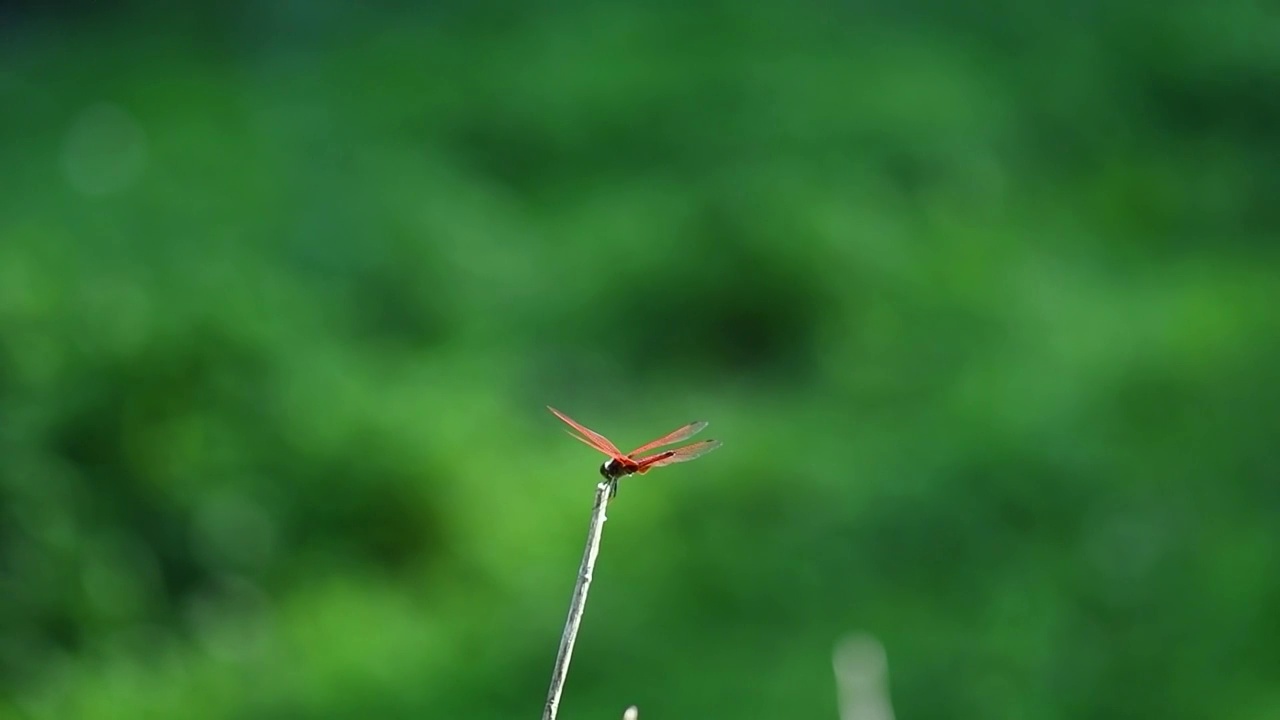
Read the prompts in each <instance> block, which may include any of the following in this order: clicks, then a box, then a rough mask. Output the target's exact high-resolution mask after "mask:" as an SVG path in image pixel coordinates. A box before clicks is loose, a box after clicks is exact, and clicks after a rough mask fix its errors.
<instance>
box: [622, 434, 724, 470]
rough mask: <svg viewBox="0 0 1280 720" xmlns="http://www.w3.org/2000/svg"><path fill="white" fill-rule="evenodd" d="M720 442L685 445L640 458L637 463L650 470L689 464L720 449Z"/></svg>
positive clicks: (706, 441) (708, 441) (704, 441)
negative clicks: (664, 466) (683, 463)
mask: <svg viewBox="0 0 1280 720" xmlns="http://www.w3.org/2000/svg"><path fill="white" fill-rule="evenodd" d="M720 445H721V443H720V441H719V440H703V441H702V442H700V443H694V444H692V445H685V446H684V447H682V448H676V449H675V450H665V451H663V452H660V453H658V454H657V455H650V456H649V457H646V458H640V459H639V460H638V461H636V462H637V463H638V464H639V465H640V467H641V468H643V469H645V470H648V469H649V468H656V467H662V466H663V465H675V464H676V463H682V462H689V461H690V460H693V459H694V458H699V457H702V456H703V455H706V454H707V453H709V452H711V451H712V450H715V449H716V448H718V447H720Z"/></svg>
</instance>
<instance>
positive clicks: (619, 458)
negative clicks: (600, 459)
mask: <svg viewBox="0 0 1280 720" xmlns="http://www.w3.org/2000/svg"><path fill="white" fill-rule="evenodd" d="M547 409H548V410H550V411H551V412H553V413H555V416H556V417H558V418H560V419H561V420H563V421H565V422H566V423H568V425H569V426H570V427H572V428H573V429H574V430H577V431H578V432H579V433H582V435H581V436H578V435H574V434H573V433H569V435H570V437H573V438H574V439H576V440H580V441H582V442H584V443H586V444H588V445H590V446H591V447H593V448H595V449H596V450H599V451H600V452H602V453H604V454H605V455H608V456H609V459H608V460H606V461H605V462H604V464H603V465H601V466H600V474H601V475H603V476H604V478H605V480H608V481H609V484H610V492H609V497H613V496H614V495H617V494H618V479H619V478H622V477H624V476H627V475H643V474H645V473H647V472H649V471H650V470H652V469H653V468H656V467H662V466H663V465H674V464H676V463H682V462H689V461H690V460H692V459H694V458H697V457H702V456H703V455H706V454H707V453H709V452H711V451H712V450H715V449H716V448H718V447H720V441H719V440H703V441H702V442H697V443H694V444H692V445H685V446H684V447H682V448H676V449H675V450H663V451H661V452H656V453H653V454H652V455H646V456H645V457H642V458H637V457H636V455H639V454H640V453H642V452H647V451H649V450H654V449H656V448H660V447H664V446H666V445H672V444H674V443H678V442H681V441H684V440H688V439H689V438H691V437H693V436H694V435H696V434H697V433H699V432H701V431H702V429H703V428H705V427H706V426H707V423H706V421H704V420H699V421H697V422H691V423H689V424H688V425H685V426H684V427H681V428H679V429H676V430H672V431H671V432H669V433H667V434H666V435H663V436H662V437H660V438H658V439H657V440H654V441H652V442H647V443H645V444H644V445H641V446H640V447H638V448H636V449H635V450H632V451H631V452H629V453H626V454H625V455H624V454H623V452H622V451H621V450H619V449H618V446H616V445H614V444H613V443H611V442H609V439H608V438H606V437H605V436H603V435H601V434H600V433H598V432H595V431H594V430H591V429H589V428H587V427H585V426H583V425H581V424H580V423H578V422H576V421H575V420H573V419H572V418H570V417H569V416H567V415H565V414H564V413H562V412H560V411H559V410H557V409H555V408H553V407H551V406H550V405H548V406H547ZM566 432H568V431H566Z"/></svg>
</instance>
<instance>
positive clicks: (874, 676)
mask: <svg viewBox="0 0 1280 720" xmlns="http://www.w3.org/2000/svg"><path fill="white" fill-rule="evenodd" d="M832 664H833V665H834V666H835V674H836V689H837V691H838V692H839V695H840V720H893V703H892V701H890V699H889V678H888V675H889V663H888V659H887V658H886V656H885V650H884V645H881V644H880V641H879V640H876V639H875V638H874V637H872V636H870V635H861V634H859V635H849V636H847V637H845V638H844V639H842V640H841V641H840V643H839V644H837V645H836V648H835V651H834V652H833V653H832Z"/></svg>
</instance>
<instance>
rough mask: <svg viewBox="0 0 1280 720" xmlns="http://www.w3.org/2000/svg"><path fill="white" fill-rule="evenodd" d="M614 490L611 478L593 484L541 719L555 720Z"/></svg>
mask: <svg viewBox="0 0 1280 720" xmlns="http://www.w3.org/2000/svg"><path fill="white" fill-rule="evenodd" d="M613 491H614V484H613V483H612V482H602V483H600V484H599V485H597V486H596V504H595V506H594V507H593V508H592V509H591V527H590V528H589V529H588V530H587V549H586V551H585V552H584V553H583V554H582V567H581V568H579V570H578V583H577V585H575V586H574V588H573V599H572V600H571V601H570V602H569V619H568V620H566V621H565V624H564V635H562V636H561V637H560V652H559V653H558V654H557V655H556V665H555V668H554V669H553V670H552V671H551V689H550V690H549V691H548V692H547V704H546V707H545V708H543V710H542V720H555V718H556V712H557V711H558V710H559V709H560V692H561V691H562V690H563V689H564V681H565V676H566V675H568V673H569V658H570V657H571V656H572V655H573V642H574V640H575V639H576V638H577V637H578V626H579V625H580V624H582V611H583V610H585V609H586V606H587V590H588V588H590V586H591V573H592V570H593V568H595V564H596V555H597V554H599V552H600V533H601V531H602V530H604V521H605V508H606V507H607V506H608V504H609V498H610V497H611V496H612V493H613Z"/></svg>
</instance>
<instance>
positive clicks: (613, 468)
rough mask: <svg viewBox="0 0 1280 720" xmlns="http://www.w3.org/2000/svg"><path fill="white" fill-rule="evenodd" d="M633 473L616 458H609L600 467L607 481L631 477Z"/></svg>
mask: <svg viewBox="0 0 1280 720" xmlns="http://www.w3.org/2000/svg"><path fill="white" fill-rule="evenodd" d="M632 472H633V471H632V469H631V468H629V467H627V466H626V465H623V464H622V463H620V462H618V460H617V459H616V458H609V459H608V460H607V461H605V463H604V464H603V465H601V466H600V474H601V475H603V476H604V478H605V479H606V480H617V479H618V478H620V477H622V476H623V475H630V474H631V473H632Z"/></svg>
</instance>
